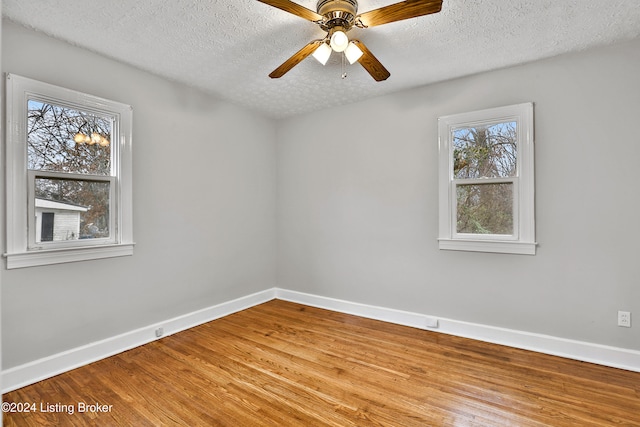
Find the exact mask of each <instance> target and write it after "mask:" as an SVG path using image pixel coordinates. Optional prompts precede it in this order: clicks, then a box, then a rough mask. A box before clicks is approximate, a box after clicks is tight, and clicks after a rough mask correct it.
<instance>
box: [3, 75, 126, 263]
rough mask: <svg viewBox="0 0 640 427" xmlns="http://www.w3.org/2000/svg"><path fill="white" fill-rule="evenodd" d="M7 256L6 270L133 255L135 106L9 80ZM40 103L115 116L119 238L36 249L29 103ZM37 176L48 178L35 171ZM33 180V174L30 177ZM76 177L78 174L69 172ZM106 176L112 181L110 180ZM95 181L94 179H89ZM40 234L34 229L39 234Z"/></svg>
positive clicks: (14, 78)
mask: <svg viewBox="0 0 640 427" xmlns="http://www.w3.org/2000/svg"><path fill="white" fill-rule="evenodd" d="M5 93H6V124H7V135H6V141H7V143H6V152H5V153H6V162H5V163H6V203H7V206H6V236H7V237H6V239H7V241H6V253H5V254H4V257H5V258H6V260H7V269H12V268H22V267H32V266H40V265H49V264H59V263H65V262H75V261H83V260H92V259H101V258H111V257H117V256H127V255H132V254H133V246H134V242H133V226H132V221H133V214H132V211H133V208H132V205H133V203H132V193H133V192H132V178H133V175H132V144H131V141H132V125H133V111H132V107H131V106H130V105H126V104H122V103H119V102H116V101H111V100H107V99H103V98H99V97H97V96H93V95H89V94H85V93H81V92H78V91H75V90H72V89H67V88H63V87H59V86H55V85H51V84H48V83H44V82H40V81H37V80H33V79H29V78H26V77H22V76H18V75H16V74H7V76H6V92H5ZM29 99H38V100H43V101H47V102H51V103H54V104H56V105H62V106H69V107H72V108H77V109H80V110H83V111H89V112H95V113H98V114H102V115H109V116H113V117H115V118H116V120H115V121H117V122H118V124H117V126H114V130H113V135H112V144H113V149H114V150H115V152H114V159H113V161H114V166H113V174H112V177H113V178H114V180H113V181H112V182H114V185H113V188H112V190H111V194H112V196H113V200H112V203H113V206H112V207H111V212H112V213H113V214H114V216H115V218H113V219H111V218H110V221H112V222H113V224H114V227H115V229H114V230H113V232H114V235H113V237H112V238H109V239H96V241H83V242H82V243H78V242H75V241H74V242H69V243H70V244H62V245H60V244H51V245H50V244H45V245H37V246H38V247H35V246H33V242H30V239H31V236H30V234H34V233H29V226H31V227H33V226H35V222H34V221H30V220H29V215H30V214H32V213H33V212H32V206H31V205H32V203H30V202H29V197H31V196H33V194H30V192H32V191H33V189H32V188H30V187H32V183H30V181H29V179H30V175H33V172H30V171H29V170H28V169H27V135H26V129H27V114H26V111H27V102H28V100H29ZM35 174H36V175H37V176H46V175H47V174H48V173H47V172H44V171H36V173H35ZM31 177H32V176H31ZM69 177H70V178H73V177H74V175H73V174H69ZM105 178H109V177H107V176H105ZM89 179H90V180H92V179H93V176H91V178H89ZM34 232H35V230H34Z"/></svg>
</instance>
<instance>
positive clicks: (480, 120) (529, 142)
mask: <svg viewBox="0 0 640 427" xmlns="http://www.w3.org/2000/svg"><path fill="white" fill-rule="evenodd" d="M514 121H515V122H516V132H517V159H516V162H517V164H516V170H517V173H516V176H514V177H508V178H480V179H465V180H457V179H455V178H454V170H453V169H454V167H453V163H454V160H453V135H454V131H455V130H456V129H461V128H468V127H474V126H480V125H490V124H496V123H504V122H514ZM438 144H439V238H438V244H439V247H440V249H444V250H459V251H474V252H496V253H511V254H526V255H535V253H536V242H535V205H534V203H535V195H534V139H533V103H523V104H517V105H509V106H505V107H498V108H490V109H485V110H479V111H473V112H468V113H461V114H452V115H448V116H443V117H440V118H439V119H438ZM498 183H511V184H512V185H513V226H514V233H513V234H512V235H494V234H493V235H492V234H489V235H487V234H473V233H458V232H457V227H456V225H457V212H456V210H457V196H456V187H457V185H463V184H498Z"/></svg>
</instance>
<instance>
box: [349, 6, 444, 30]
mask: <svg viewBox="0 0 640 427" xmlns="http://www.w3.org/2000/svg"><path fill="white" fill-rule="evenodd" d="M441 9H442V0H406V1H401V2H400V3H395V4H391V5H389V6H385V7H381V8H379V9H374V10H370V11H369V12H365V13H362V14H360V15H358V16H356V20H358V19H359V20H360V22H361V23H362V25H363V26H365V27H374V26H376V25H382V24H388V23H390V22H396V21H402V20H403V19H409V18H417V17H418V16H423V15H429V14H432V13H438V12H440V10H441Z"/></svg>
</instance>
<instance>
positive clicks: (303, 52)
mask: <svg viewBox="0 0 640 427" xmlns="http://www.w3.org/2000/svg"><path fill="white" fill-rule="evenodd" d="M322 43H324V41H323V40H314V41H312V42H311V43H309V44H307V45H306V46H305V47H303V48H302V49H300V50H299V51H297V52H296V53H294V54H293V56H292V57H291V58H289V59H287V60H286V61H284V63H283V64H282V65H281V66H279V67H278V68H276V69H275V70H273V71H272V72H271V74H269V77H271V78H272V79H279V78H280V77H282V76H284V75H285V74H286V73H287V72H288V71H289V70H291V69H292V68H293V67H295V66H296V65H298V64H299V63H300V62H302V60H303V59H304V58H306V57H307V56H309V55H311V54H312V53H313V52H314V51H315V50H316V49H317V48H318V46H320V45H321V44H322Z"/></svg>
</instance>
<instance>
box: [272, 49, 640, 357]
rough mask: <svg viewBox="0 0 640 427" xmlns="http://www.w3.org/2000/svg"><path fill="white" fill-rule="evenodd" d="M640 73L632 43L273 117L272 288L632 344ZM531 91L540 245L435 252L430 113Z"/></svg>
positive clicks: (637, 333)
mask: <svg viewBox="0 0 640 427" xmlns="http://www.w3.org/2000/svg"><path fill="white" fill-rule="evenodd" d="M638 76H640V41H635V42H632V43H626V44H620V45H616V46H613V47H607V48H600V49H596V50H592V51H588V52H582V53H577V54H571V55H566V56H562V57H556V58H552V59H548V60H544V61H539V62H535V63H531V64H527V65H523V66H519V67H515V68H509V69H504V70H499V71H495V72H490V73H486V74H481V75H476V76H472V77H468V78H463V79H458V80H453V81H448V82H444V83H441V84H436V85H431V86H427V87H423V88H420V89H417V90H411V91H406V92H403V93H398V94H394V95H390V96H384V97H380V98H377V99H373V100H368V101H365V102H361V103H359V104H355V105H349V106H345V107H343V108H335V109H331V110H327V111H323V112H320V113H314V114H309V115H306V116H302V117H295V118H292V119H288V120H285V121H283V122H281V123H280V125H279V128H278V209H279V213H278V285H279V286H280V287H282V288H286V289H293V290H298V291H303V292H309V293H313V294H319V295H323V296H326V297H333V298H339V299H346V300H349V301H355V302H360V303H367V304H373V305H379V306H384V307H389V308H395V309H402V310H408V311H412V312H418V313H425V314H430V315H437V316H441V317H446V318H451V319H456V320H463V321H469V322H476V323H481V324H486V325H495V326H499V327H506V328H512V329H517V330H523V331H529V332H535V333H542V334H549V335H554V336H558V337H564V338H570V339H576V340H582V341H587V342H594V343H600V344H606V345H613V346H619V347H624V348H630V349H636V350H640V327H639V326H638V323H640V320H636V325H635V326H634V327H633V328H631V329H627V328H620V327H618V326H617V311H618V310H628V311H632V312H634V313H635V314H636V317H637V318H638V316H640V275H639V274H638V273H639V269H640V262H639V259H640V257H639V255H640V253H639V252H640V251H639V250H638V242H640V226H639V225H638V220H639V218H640V216H639V215H640V214H639V210H640V200H639V199H640V190H639V185H638V171H637V170H638V168H637V165H636V162H637V159H640V133H639V132H638V128H637V126H638V123H640V79H639V78H638ZM391 78H393V76H392V77H391ZM529 101H532V102H534V103H535V133H536V154H535V161H536V219H537V223H536V226H537V227H536V228H537V241H538V242H539V247H538V253H537V255H535V256H525V255H505V254H486V253H468V252H453V251H440V250H438V244H437V240H436V239H437V237H438V174H437V172H438V140H437V138H438V133H437V119H438V117H439V116H442V115H447V114H453V113H461V112H467V111H473V110H477V109H483V108H488V107H496V106H502V105H509V104H516V103H521V102H529ZM319 123H323V124H324V126H325V129H326V130H327V132H326V134H323V133H321V132H316V131H315V130H316V129H318V124H319ZM338 131H341V132H338ZM336 135H341V136H342V137H336Z"/></svg>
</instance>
